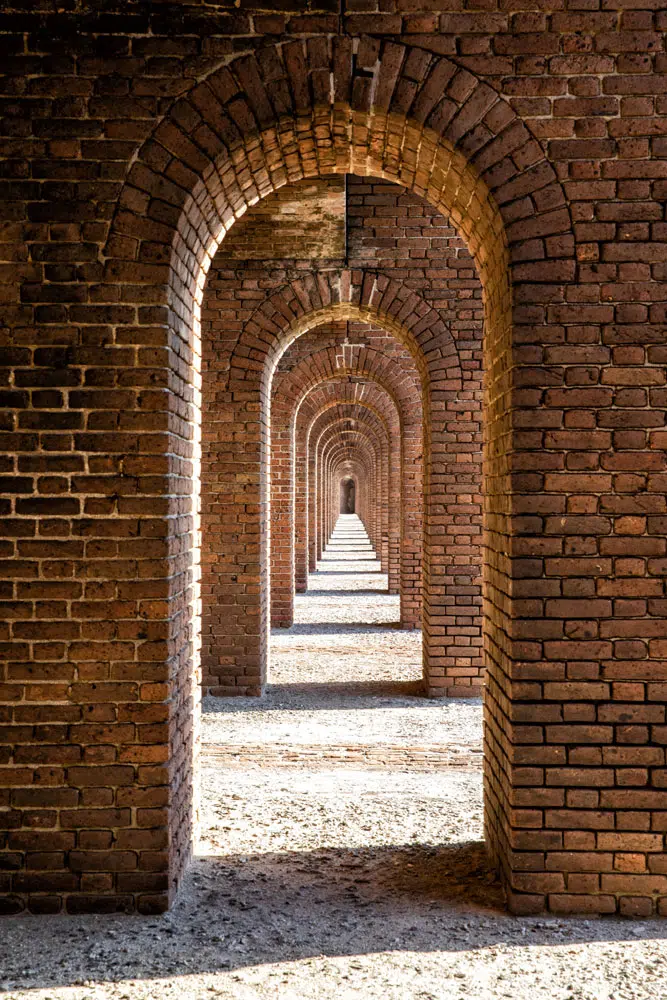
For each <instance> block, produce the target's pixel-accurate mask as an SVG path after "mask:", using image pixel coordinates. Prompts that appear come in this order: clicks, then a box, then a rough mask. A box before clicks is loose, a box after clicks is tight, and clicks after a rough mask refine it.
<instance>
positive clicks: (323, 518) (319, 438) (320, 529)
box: [309, 403, 396, 573]
mask: <svg viewBox="0 0 667 1000" xmlns="http://www.w3.org/2000/svg"><path fill="white" fill-rule="evenodd" d="M350 420H354V421H355V422H356V423H358V424H359V425H360V426H361V427H363V428H364V430H365V432H366V433H371V432H372V434H373V437H374V440H375V441H376V444H377V456H378V457H377V462H376V468H375V470H374V485H373V496H374V497H375V498H376V499H375V501H374V503H373V505H372V507H370V508H369V522H368V524H367V525H366V527H367V530H368V533H369V536H370V538H371V541H372V543H373V546H374V548H375V549H376V551H377V552H378V554H379V555H381V553H382V549H383V542H384V539H385V537H386V535H387V534H388V524H385V519H384V517H383V516H382V515H383V512H384V511H385V510H388V501H389V493H390V488H391V487H390V482H391V473H392V471H394V473H395V472H396V470H395V468H394V470H392V469H391V465H392V459H393V464H394V466H395V464H396V448H395V438H394V439H392V434H391V430H390V427H389V426H388V425H387V423H386V422H385V420H384V418H383V417H382V416H381V415H380V414H379V413H377V412H374V411H373V409H372V408H371V407H362V406H359V405H358V404H354V403H353V404H346V403H339V404H337V405H336V412H335V413H331V408H326V409H324V410H322V411H321V412H320V414H319V415H318V416H317V417H316V418H315V419H314V420H313V422H312V424H311V427H310V435H309V438H310V450H311V451H312V455H313V459H314V463H315V470H314V471H315V477H314V484H315V489H314V495H313V502H314V506H315V512H316V518H315V520H316V542H317V555H318V557H319V556H321V554H322V551H323V548H324V545H325V544H326V542H327V539H328V537H329V535H330V533H331V531H332V530H333V525H334V521H333V520H332V511H327V509H326V507H327V504H328V503H329V499H330V498H329V496H328V493H327V486H326V482H325V480H324V479H323V476H326V473H325V470H324V468H323V467H322V460H323V449H324V448H325V446H326V445H327V443H328V442H329V441H330V440H331V438H332V434H334V433H335V431H336V430H337V428H338V427H339V426H340V425H342V424H346V423H348V422H349V421H350ZM394 489H395V485H394ZM383 569H384V570H385V571H386V569H387V561H386V557H385V559H384V560H383ZM394 573H395V570H394Z"/></svg>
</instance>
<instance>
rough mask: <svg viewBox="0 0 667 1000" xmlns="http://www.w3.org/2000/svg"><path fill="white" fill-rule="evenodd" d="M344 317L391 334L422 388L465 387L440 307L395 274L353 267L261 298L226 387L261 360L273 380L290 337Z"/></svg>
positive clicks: (309, 278)
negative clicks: (405, 353)
mask: <svg viewBox="0 0 667 1000" xmlns="http://www.w3.org/2000/svg"><path fill="white" fill-rule="evenodd" d="M342 320H352V321H362V322H364V321H365V322H368V323H376V324H378V325H379V326H381V327H382V328H383V329H385V330H386V331H387V332H388V333H390V334H392V335H393V336H394V337H395V338H396V339H397V340H398V341H399V343H401V344H402V345H403V346H405V347H406V348H407V349H408V351H409V352H410V354H411V355H412V358H413V360H414V362H415V365H416V367H417V369H418V371H419V374H420V377H421V379H422V382H423V385H424V387H426V386H427V385H431V384H433V385H436V386H438V387H439V388H440V389H441V390H446V391H450V392H455V391H460V390H461V389H462V388H463V380H462V375H461V363H460V359H459V355H458V351H457V348H456V343H455V341H454V338H453V337H452V334H451V331H450V329H449V326H448V324H447V323H446V322H445V321H444V320H443V319H442V317H441V316H440V314H439V313H438V311H437V310H436V309H434V308H433V307H432V306H430V305H429V304H428V303H427V302H426V301H425V300H424V299H423V298H422V297H421V296H420V295H419V294H418V293H417V292H415V291H414V289H411V288H409V287H407V286H406V285H405V284H403V283H402V282H400V281H397V280H396V279H395V278H393V277H388V276H387V275H384V274H382V273H381V272H379V271H371V270H365V271H361V270H356V269H355V271H352V270H349V269H344V270H342V271H340V272H338V273H337V274H336V275H335V276H333V275H329V274H322V273H320V274H318V275H317V276H313V275H305V276H304V277H303V278H300V279H299V280H297V281H293V282H291V283H290V284H288V285H285V286H283V288H281V289H280V290H278V291H277V292H275V293H274V294H272V295H271V296H270V297H269V298H268V299H267V300H266V301H265V302H263V303H262V304H261V305H260V306H259V307H258V308H257V309H256V310H255V312H254V313H253V315H252V316H251V317H250V319H249V320H248V321H247V322H246V323H245V324H244V327H243V332H242V334H241V336H240V337H239V341H238V344H237V347H236V349H235V351H234V353H233V355H232V358H231V361H230V371H229V383H230V387H234V386H236V385H239V384H243V383H244V382H245V381H248V380H249V379H252V377H253V374H254V372H255V371H256V369H257V365H258V364H260V363H261V364H263V366H264V367H263V371H264V373H265V378H267V379H269V380H270V378H271V376H272V375H273V373H274V372H275V368H276V365H277V363H278V361H279V359H280V357H281V356H282V355H283V354H284V352H285V351H286V350H287V349H288V348H289V345H290V344H291V343H292V342H293V341H294V340H296V339H297V338H298V337H299V336H301V335H302V334H304V333H307V332H309V331H310V330H312V329H314V328H315V327H317V326H322V325H324V324H325V323H329V322H339V321H342ZM249 358H252V361H253V365H252V367H249V366H248V359H249ZM427 359H428V360H427Z"/></svg>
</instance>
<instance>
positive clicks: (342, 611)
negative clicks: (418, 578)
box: [269, 514, 422, 692]
mask: <svg viewBox="0 0 667 1000" xmlns="http://www.w3.org/2000/svg"><path fill="white" fill-rule="evenodd" d="M294 611H295V622H294V625H293V626H292V627H291V628H289V629H275V630H274V631H273V634H272V638H271V670H270V675H269V681H270V685H276V684H278V685H282V684H301V685H303V684H321V685H327V684H346V685H354V686H356V687H357V688H358V687H359V686H360V685H361V686H363V687H364V688H366V689H370V688H372V687H374V686H375V687H376V688H377V687H380V688H382V687H384V688H385V689H386V688H387V685H389V688H391V689H401V688H404V689H409V690H411V691H414V692H416V691H417V690H418V689H419V687H420V685H421V677H422V663H421V656H422V652H421V635H420V633H419V632H418V631H416V630H414V631H410V632H404V631H402V630H401V629H400V625H399V619H400V608H399V597H398V595H396V594H389V593H388V592H387V575H386V574H385V573H383V572H382V570H381V567H380V561H379V559H378V556H377V553H376V552H375V551H374V550H373V546H372V545H371V542H370V539H369V537H368V534H367V532H366V529H365V528H364V525H363V523H362V521H361V519H360V518H359V517H358V516H357V515H356V514H341V515H340V517H339V518H338V521H337V522H336V527H335V529H334V531H333V534H332V535H331V538H330V539H329V542H328V544H327V546H326V548H325V550H324V552H323V553H322V559H321V560H320V561H319V562H318V564H317V570H316V571H315V572H314V573H311V574H310V576H309V579H308V590H307V592H306V593H305V594H298V595H297V596H296V600H295V608H294Z"/></svg>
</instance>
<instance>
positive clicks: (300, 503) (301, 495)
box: [294, 379, 418, 610]
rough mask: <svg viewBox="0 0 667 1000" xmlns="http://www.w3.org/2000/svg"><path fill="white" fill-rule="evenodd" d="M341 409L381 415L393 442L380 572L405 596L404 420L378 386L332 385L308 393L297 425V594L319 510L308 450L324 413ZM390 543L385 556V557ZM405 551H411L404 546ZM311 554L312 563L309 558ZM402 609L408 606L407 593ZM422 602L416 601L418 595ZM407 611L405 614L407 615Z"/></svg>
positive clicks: (301, 586)
mask: <svg viewBox="0 0 667 1000" xmlns="http://www.w3.org/2000/svg"><path fill="white" fill-rule="evenodd" d="M341 403H357V404H359V405H362V406H365V407H366V408H368V409H369V410H371V411H372V412H374V413H376V414H378V415H379V416H380V417H381V418H382V419H383V420H384V421H385V424H386V425H387V428H388V431H389V435H390V440H391V449H390V476H389V510H388V511H385V512H384V516H383V520H382V531H383V537H382V549H381V552H380V556H381V559H382V568H383V571H384V572H387V574H388V589H389V593H399V592H401V587H400V565H401V562H400V559H401V527H402V515H403V511H404V509H405V506H404V503H403V497H402V495H401V494H402V490H401V485H402V483H401V478H402V467H403V456H402V454H401V451H402V449H401V444H402V439H403V435H402V433H401V415H400V413H399V411H398V408H397V404H396V400H395V399H394V398H393V397H392V395H391V393H390V392H389V391H387V389H385V388H383V387H382V386H381V385H380V384H379V383H377V382H374V381H373V382H369V381H365V382H361V383H360V382H359V381H351V380H346V381H342V380H338V381H336V380H334V379H332V380H329V381H326V382H322V383H319V384H318V385H316V386H314V387H312V388H310V389H308V390H307V392H306V393H305V394H304V395H303V397H302V399H301V401H300V402H299V404H298V409H297V413H296V420H295V433H294V439H295V457H296V463H295V465H296V467H295V484H294V485H295V491H294V492H295V497H294V548H295V556H294V561H295V589H296V591H297V592H299V591H301V592H303V591H304V590H305V589H306V582H307V573H308V569H309V567H310V568H312V569H314V568H315V561H316V555H317V545H316V533H317V523H316V520H317V519H316V506H315V497H314V496H313V493H314V481H315V456H314V453H313V449H312V448H311V447H309V445H310V443H311V434H313V433H315V427H314V425H315V421H316V420H317V418H318V417H319V416H320V414H321V413H322V412H324V411H325V410H327V409H330V408H332V407H334V406H338V405H339V404H341ZM385 538H386V551H385ZM406 547H407V546H406ZM311 554H312V562H311V559H310V556H311ZM401 593H402V601H401V603H402V605H405V603H406V600H405V593H404V592H401ZM417 596H418V595H417ZM403 610H405V608H404V609H403Z"/></svg>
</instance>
